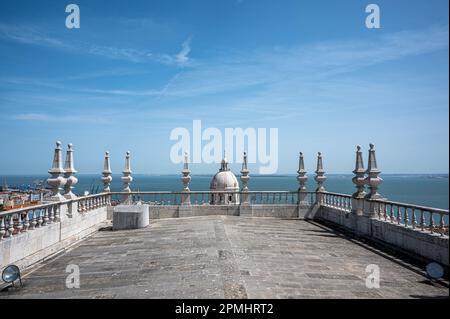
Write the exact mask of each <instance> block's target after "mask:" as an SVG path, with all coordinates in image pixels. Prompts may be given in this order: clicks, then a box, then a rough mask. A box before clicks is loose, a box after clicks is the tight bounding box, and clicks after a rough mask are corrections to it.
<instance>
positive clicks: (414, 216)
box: [411, 208, 416, 229]
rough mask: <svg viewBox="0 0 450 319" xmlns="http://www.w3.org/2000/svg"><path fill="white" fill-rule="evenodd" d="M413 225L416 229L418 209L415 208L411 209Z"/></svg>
mask: <svg viewBox="0 0 450 319" xmlns="http://www.w3.org/2000/svg"><path fill="white" fill-rule="evenodd" d="M411 225H412V229H416V210H415V209H414V208H412V209H411Z"/></svg>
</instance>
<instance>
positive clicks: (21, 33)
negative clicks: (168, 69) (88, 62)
mask: <svg viewBox="0 0 450 319" xmlns="http://www.w3.org/2000/svg"><path fill="white" fill-rule="evenodd" d="M0 38H3V39H7V40H10V41H14V42H17V43H20V44H27V45H36V46H45V47H49V48H54V49H58V50H68V51H70V52H72V53H76V54H90V55H96V56H101V57H106V58H108V59H115V60H124V61H129V62H133V63H162V64H166V65H172V66H186V65H187V63H188V61H189V60H190V59H189V57H188V55H189V53H190V51H191V47H190V41H191V40H190V38H188V39H187V40H186V41H184V42H183V43H182V45H181V46H182V48H181V51H179V52H178V53H176V54H173V55H172V54H167V53H154V52H152V51H150V50H143V49H136V48H129V47H128V48H127V47H116V46H107V45H97V44H89V43H72V42H71V43H68V42H67V41H65V40H62V39H58V38H56V37H52V36H49V35H48V34H46V33H45V32H44V31H43V30H41V29H40V28H39V27H36V26H29V25H27V26H22V25H18V26H17V25H6V24H0Z"/></svg>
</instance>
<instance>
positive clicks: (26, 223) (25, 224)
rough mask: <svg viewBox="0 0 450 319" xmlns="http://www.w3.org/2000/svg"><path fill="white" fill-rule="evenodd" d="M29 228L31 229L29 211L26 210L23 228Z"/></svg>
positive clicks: (25, 229)
mask: <svg viewBox="0 0 450 319" xmlns="http://www.w3.org/2000/svg"><path fill="white" fill-rule="evenodd" d="M28 229H30V219H29V212H28V211H25V220H24V221H23V230H22V231H27V230H28Z"/></svg>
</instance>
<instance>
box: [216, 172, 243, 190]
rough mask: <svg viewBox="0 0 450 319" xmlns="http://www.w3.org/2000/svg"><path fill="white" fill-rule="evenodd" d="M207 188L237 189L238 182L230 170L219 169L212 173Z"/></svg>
mask: <svg viewBox="0 0 450 319" xmlns="http://www.w3.org/2000/svg"><path fill="white" fill-rule="evenodd" d="M209 188H210V190H213V191H228V190H232V191H238V190H239V182H238V180H237V178H236V176H235V175H234V174H233V172H232V171H220V172H218V173H217V174H216V175H214V177H213V179H212V181H211V184H210V187H209Z"/></svg>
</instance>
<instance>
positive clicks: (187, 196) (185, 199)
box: [181, 153, 191, 205]
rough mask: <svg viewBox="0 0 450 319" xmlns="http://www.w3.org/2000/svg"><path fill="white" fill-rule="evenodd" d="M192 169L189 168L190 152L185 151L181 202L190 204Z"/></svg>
mask: <svg viewBox="0 0 450 319" xmlns="http://www.w3.org/2000/svg"><path fill="white" fill-rule="evenodd" d="M190 173H191V171H190V170H189V158H188V154H187V153H184V164H183V170H182V171H181V174H182V175H183V177H181V180H182V182H183V194H182V196H181V204H182V205H190V204H191V196H190V192H191V190H190V189H189V182H190V181H191V176H190V175H189V174H190Z"/></svg>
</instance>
